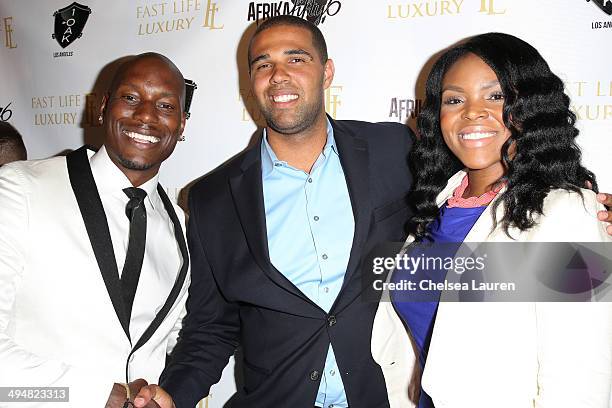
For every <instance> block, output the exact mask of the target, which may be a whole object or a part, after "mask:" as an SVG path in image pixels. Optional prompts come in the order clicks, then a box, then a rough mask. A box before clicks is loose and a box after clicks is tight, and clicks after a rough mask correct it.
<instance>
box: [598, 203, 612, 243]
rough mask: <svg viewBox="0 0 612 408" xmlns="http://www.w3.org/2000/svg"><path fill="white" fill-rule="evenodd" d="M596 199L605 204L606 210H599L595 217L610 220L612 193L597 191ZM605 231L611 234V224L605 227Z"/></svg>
mask: <svg viewBox="0 0 612 408" xmlns="http://www.w3.org/2000/svg"><path fill="white" fill-rule="evenodd" d="M597 201H599V202H600V203H602V204H603V205H605V206H606V208H607V210H608V211H599V212H598V213H597V218H598V219H599V220H600V221H606V222H612V211H610V208H612V194H606V193H599V194H597ZM606 231H608V234H609V235H612V225H608V226H607V227H606Z"/></svg>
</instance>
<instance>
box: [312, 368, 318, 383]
mask: <svg viewBox="0 0 612 408" xmlns="http://www.w3.org/2000/svg"><path fill="white" fill-rule="evenodd" d="M310 379H311V380H312V381H317V380H318V379H319V372H318V371H317V370H312V371H311V372H310Z"/></svg>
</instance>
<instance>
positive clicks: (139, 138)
mask: <svg viewBox="0 0 612 408" xmlns="http://www.w3.org/2000/svg"><path fill="white" fill-rule="evenodd" d="M124 133H125V135H126V136H127V137H129V138H131V139H134V140H136V141H138V142H149V143H158V142H159V141H160V139H159V138H158V137H155V136H149V135H142V134H140V133H136V132H124Z"/></svg>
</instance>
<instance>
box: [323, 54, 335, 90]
mask: <svg viewBox="0 0 612 408" xmlns="http://www.w3.org/2000/svg"><path fill="white" fill-rule="evenodd" d="M335 72H336V68H335V67H334V61H332V60H331V59H328V60H327V62H325V68H324V71H323V88H324V89H327V88H329V87H330V85H331V84H332V81H333V80H334V73H335Z"/></svg>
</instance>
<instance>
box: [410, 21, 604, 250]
mask: <svg viewBox="0 0 612 408" xmlns="http://www.w3.org/2000/svg"><path fill="white" fill-rule="evenodd" d="M468 53H472V54H475V55H477V56H478V57H480V58H481V59H482V60H483V61H484V62H485V63H486V64H487V65H489V67H491V69H492V70H493V71H494V72H495V74H496V75H497V78H498V80H499V82H500V85H501V88H502V92H503V93H504V107H503V120H504V124H505V126H506V128H508V129H509V130H510V132H511V136H510V138H509V139H508V140H507V141H506V143H505V144H504V145H503V146H502V151H501V157H502V162H503V164H504V166H505V168H506V173H505V175H504V176H503V178H502V179H500V180H498V182H501V181H502V180H504V181H505V182H506V183H507V189H506V190H505V191H504V192H503V193H502V194H501V195H500V196H499V197H498V200H497V201H496V202H495V203H494V204H493V221H494V225H497V222H498V220H497V219H496V217H495V214H496V210H497V207H498V206H499V205H501V204H503V208H504V215H503V217H502V219H501V220H499V222H501V225H502V227H503V228H504V230H505V232H506V234H508V235H509V232H508V230H509V228H510V227H515V228H518V229H519V230H521V231H525V230H528V229H529V228H531V227H533V226H534V225H535V224H536V219H535V216H536V215H537V214H542V206H543V202H544V198H546V195H547V194H548V192H549V191H551V190H553V189H565V190H569V191H574V192H577V193H580V188H583V187H585V186H586V182H587V181H589V182H591V184H592V187H593V190H594V191H597V183H596V181H595V175H594V174H593V173H592V172H590V171H589V170H587V169H586V168H585V167H583V166H582V165H581V164H580V159H581V154H580V149H579V148H578V146H577V145H576V143H575V138H576V136H578V129H576V127H575V126H574V124H575V122H576V115H575V114H574V113H573V112H572V111H570V109H569V103H570V100H569V97H568V96H567V95H566V94H565V93H564V91H563V82H562V81H561V79H559V77H557V76H556V75H555V74H553V73H552V72H551V70H550V68H549V67H548V64H547V63H546V61H545V60H544V58H542V56H541V55H540V53H539V52H538V51H537V50H536V49H535V48H534V47H532V46H531V45H529V44H527V43H526V42H525V41H523V40H521V39H519V38H516V37H514V36H512V35H509V34H502V33H487V34H481V35H477V36H475V37H471V38H469V39H468V40H467V41H465V42H463V43H461V44H459V45H457V46H454V47H452V48H450V49H449V50H447V51H446V52H444V53H443V54H442V56H441V57H440V58H439V59H438V60H437V61H436V63H435V64H434V65H433V68H432V70H431V72H430V74H429V77H428V78H427V83H426V88H425V103H424V104H423V109H422V110H421V113H420V115H419V117H418V119H417V128H418V133H419V135H420V140H419V142H418V143H417V144H416V147H415V148H414V150H413V151H412V152H411V154H410V163H411V166H412V171H413V174H414V175H415V179H416V181H415V187H414V191H413V193H412V203H413V205H414V210H415V215H414V216H413V217H412V218H411V219H410V221H409V222H408V224H407V229H408V232H410V233H412V234H414V235H415V236H416V237H417V239H422V238H423V237H425V236H426V235H427V226H428V225H429V224H430V223H431V222H432V221H434V220H435V219H436V218H438V216H439V214H440V212H439V209H438V206H437V205H436V197H437V195H438V194H439V193H440V192H441V191H442V189H444V187H445V186H446V183H447V181H448V179H449V178H450V177H451V176H452V175H453V174H455V173H456V172H457V171H459V170H461V169H462V168H463V167H464V166H463V164H462V163H461V162H460V161H459V159H458V158H457V157H456V156H455V155H454V154H453V153H452V152H451V151H450V149H449V148H448V147H447V146H446V144H445V143H444V139H443V138H442V131H441V129H440V105H441V96H442V80H443V78H444V75H445V74H446V72H447V71H448V69H449V68H450V67H451V66H452V65H453V64H454V63H455V62H457V61H458V60H459V59H461V58H462V57H463V56H465V55H466V54H468ZM512 143H514V144H515V145H516V149H515V154H514V156H513V157H512V158H511V157H510V155H509V153H508V150H509V148H510V146H511V145H512Z"/></svg>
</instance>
